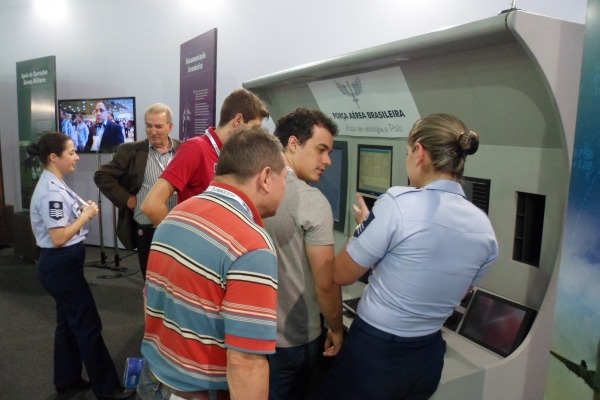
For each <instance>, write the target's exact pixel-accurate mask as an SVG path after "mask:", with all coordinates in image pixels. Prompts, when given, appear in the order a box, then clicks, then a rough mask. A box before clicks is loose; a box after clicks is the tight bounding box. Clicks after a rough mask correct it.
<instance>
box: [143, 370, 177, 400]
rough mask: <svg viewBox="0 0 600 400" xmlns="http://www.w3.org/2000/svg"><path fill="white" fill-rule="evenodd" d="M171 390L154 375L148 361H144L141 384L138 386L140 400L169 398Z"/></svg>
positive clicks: (167, 399) (165, 399) (164, 399)
mask: <svg viewBox="0 0 600 400" xmlns="http://www.w3.org/2000/svg"><path fill="white" fill-rule="evenodd" d="M170 397H171V392H170V391H169V390H168V389H167V388H166V387H165V386H164V385H163V384H162V383H160V382H159V381H158V379H156V378H155V377H154V375H152V372H150V367H149V366H148V362H145V363H144V367H143V368H142V374H141V375H140V384H139V385H138V388H137V396H136V399H138V400H169V398H170Z"/></svg>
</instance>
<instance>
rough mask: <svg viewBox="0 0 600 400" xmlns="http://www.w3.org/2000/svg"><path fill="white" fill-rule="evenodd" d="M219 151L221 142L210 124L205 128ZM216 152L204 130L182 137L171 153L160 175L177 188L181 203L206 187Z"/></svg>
mask: <svg viewBox="0 0 600 400" xmlns="http://www.w3.org/2000/svg"><path fill="white" fill-rule="evenodd" d="M207 131H208V132H209V134H210V135H211V136H212V138H213V139H214V141H215V144H216V145H217V147H218V149H219V151H220V150H221V148H222V147H223V143H221V140H220V139H219V137H218V136H217V134H216V132H215V128H214V127H212V126H211V127H210V128H208V130H207ZM218 160H219V155H218V154H217V151H216V150H215V148H214V146H213V144H212V143H211V141H210V139H209V137H208V135H207V134H204V135H202V136H196V137H194V138H191V139H189V140H186V141H185V142H183V143H182V144H181V146H179V148H178V149H177V152H176V153H175V157H174V158H173V160H172V161H171V162H170V163H169V165H167V168H165V170H164V171H163V173H162V174H161V175H160V177H161V178H163V179H166V180H167V181H168V182H169V183H170V184H171V185H173V186H175V189H176V190H177V202H178V203H182V202H184V201H185V200H187V199H189V198H190V197H192V196H195V195H197V194H200V193H202V192H204V191H205V190H206V188H207V187H208V185H209V184H210V181H211V180H212V179H213V178H214V177H215V166H216V164H217V161H218Z"/></svg>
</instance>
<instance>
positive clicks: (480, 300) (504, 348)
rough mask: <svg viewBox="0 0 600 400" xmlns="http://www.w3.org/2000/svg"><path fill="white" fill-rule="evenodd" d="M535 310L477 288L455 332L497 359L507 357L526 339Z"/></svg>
mask: <svg viewBox="0 0 600 400" xmlns="http://www.w3.org/2000/svg"><path fill="white" fill-rule="evenodd" d="M536 313H537V312H536V311H535V310H534V309H532V308H529V307H527V306H524V305H522V304H519V303H515V302H514V301H511V300H508V299H506V298H503V297H500V296H496V295H494V294H492V293H489V292H486V291H484V290H481V289H478V290H477V291H476V292H475V294H474V295H473V298H472V299H471V303H470V304H469V308H468V309H467V312H466V314H465V317H464V319H463V322H462V324H461V326H460V328H459V331H458V333H459V334H460V335H462V336H464V337H466V338H468V339H470V340H472V341H473V342H475V343H477V344H479V345H481V346H483V347H485V348H486V349H489V350H491V351H493V352H495V353H497V354H500V355H501V356H504V357H506V356H508V355H510V354H511V353H512V352H513V351H515V350H516V349H517V347H519V345H520V344H521V343H522V342H523V339H525V337H526V336H527V333H528V332H529V328H531V324H532V323H533V320H534V319H535V316H536Z"/></svg>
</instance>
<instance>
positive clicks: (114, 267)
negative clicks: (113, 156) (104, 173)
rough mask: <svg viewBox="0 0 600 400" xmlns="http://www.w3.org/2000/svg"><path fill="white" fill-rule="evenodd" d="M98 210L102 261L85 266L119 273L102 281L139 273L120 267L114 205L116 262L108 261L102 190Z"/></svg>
mask: <svg viewBox="0 0 600 400" xmlns="http://www.w3.org/2000/svg"><path fill="white" fill-rule="evenodd" d="M100 155H101V153H100V152H98V153H96V159H97V163H96V164H97V165H96V167H97V169H100V166H101V165H102V163H101V159H100ZM98 208H99V209H100V213H99V214H100V215H99V222H98V230H99V233H100V261H96V262H91V263H88V264H86V265H85V266H86V267H90V268H102V269H108V270H111V271H116V272H117V274H114V275H98V278H100V279H113V278H124V277H126V276H131V275H134V274H136V273H138V272H139V269H138V270H134V271H133V272H130V273H127V268H124V267H121V266H120V265H119V264H120V261H121V258H120V257H119V244H118V243H117V209H116V207H115V206H114V205H113V218H112V222H113V235H114V249H115V260H114V261H113V262H108V261H106V259H107V257H106V252H105V248H104V229H103V226H102V193H101V192H100V188H98ZM132 254H134V253H132ZM132 254H129V255H128V256H126V257H129V256H131V255H132Z"/></svg>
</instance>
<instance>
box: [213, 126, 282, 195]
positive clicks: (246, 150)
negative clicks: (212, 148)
mask: <svg viewBox="0 0 600 400" xmlns="http://www.w3.org/2000/svg"><path fill="white" fill-rule="evenodd" d="M282 152H283V147H282V146H281V144H280V143H279V141H278V140H277V138H275V137H274V136H273V135H271V134H270V133H269V132H267V130H266V129H264V128H261V127H260V126H254V127H248V126H244V127H242V128H240V129H237V130H236V131H235V132H233V134H232V136H231V137H230V138H229V140H227V142H225V144H224V145H223V148H222V149H221V155H220V156H219V161H218V162H217V168H216V171H215V176H217V177H218V176H221V175H232V176H234V177H235V178H236V179H237V180H238V181H239V182H241V183H244V182H245V181H247V180H248V179H250V178H252V177H253V176H254V175H256V174H257V173H259V172H260V171H262V170H263V169H264V168H265V167H270V168H271V169H272V170H273V171H274V172H275V173H278V172H280V171H282V170H283V169H284V168H285V161H284V160H283V157H282Z"/></svg>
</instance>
